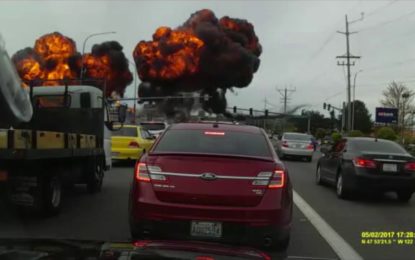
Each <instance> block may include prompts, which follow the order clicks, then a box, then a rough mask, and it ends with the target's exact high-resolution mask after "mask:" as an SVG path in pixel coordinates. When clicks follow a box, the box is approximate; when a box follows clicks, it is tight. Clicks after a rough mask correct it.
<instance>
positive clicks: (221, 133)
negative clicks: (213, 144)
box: [205, 131, 225, 136]
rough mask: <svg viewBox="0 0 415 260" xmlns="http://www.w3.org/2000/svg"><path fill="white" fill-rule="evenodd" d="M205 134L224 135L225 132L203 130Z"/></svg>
mask: <svg viewBox="0 0 415 260" xmlns="http://www.w3.org/2000/svg"><path fill="white" fill-rule="evenodd" d="M205 135H216V136H224V135H225V132H213V131H205Z"/></svg>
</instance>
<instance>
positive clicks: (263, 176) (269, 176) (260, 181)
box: [252, 168, 285, 189]
mask: <svg viewBox="0 0 415 260" xmlns="http://www.w3.org/2000/svg"><path fill="white" fill-rule="evenodd" d="M284 181H285V172H284V170H283V169H280V168H277V169H275V170H274V172H271V171H269V172H260V173H258V175H257V178H256V179H255V180H254V181H253V182H252V185H255V186H268V188H270V189H277V188H282V187H284Z"/></svg>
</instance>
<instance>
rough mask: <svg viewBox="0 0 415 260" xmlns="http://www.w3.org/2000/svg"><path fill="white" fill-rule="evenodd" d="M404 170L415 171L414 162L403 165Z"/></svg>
mask: <svg viewBox="0 0 415 260" xmlns="http://www.w3.org/2000/svg"><path fill="white" fill-rule="evenodd" d="M405 170H407V171H415V162H408V163H406V164H405Z"/></svg>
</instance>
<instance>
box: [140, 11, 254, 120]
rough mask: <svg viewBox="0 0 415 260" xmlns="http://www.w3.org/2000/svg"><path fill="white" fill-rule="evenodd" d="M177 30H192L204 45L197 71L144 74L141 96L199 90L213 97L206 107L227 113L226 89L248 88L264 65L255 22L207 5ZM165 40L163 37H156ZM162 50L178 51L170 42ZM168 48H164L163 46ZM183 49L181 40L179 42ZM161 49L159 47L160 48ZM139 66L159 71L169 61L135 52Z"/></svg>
mask: <svg viewBox="0 0 415 260" xmlns="http://www.w3.org/2000/svg"><path fill="white" fill-rule="evenodd" d="M176 30H177V31H184V32H191V33H192V34H193V35H195V36H196V37H197V38H199V39H201V40H202V41H203V43H204V46H203V47H202V49H201V52H200V60H199V64H198V68H197V71H196V72H195V73H193V74H190V75H189V74H184V75H182V76H181V77H178V78H175V79H173V80H172V79H164V78H163V77H159V78H156V79H155V78H154V77H150V76H149V75H146V74H140V78H141V80H142V81H143V82H144V83H142V84H141V85H140V87H139V93H138V95H139V96H140V97H152V96H168V95H175V94H177V93H180V92H199V93H201V95H204V94H208V95H209V96H210V97H211V98H210V99H209V100H208V101H206V102H204V103H203V108H204V109H205V110H206V111H209V112H213V113H224V112H225V110H226V106H227V102H226V97H225V95H226V92H227V90H228V89H231V88H234V87H236V88H244V87H246V86H248V85H249V83H250V82H251V81H252V79H253V74H254V73H255V72H256V71H257V70H258V68H259V65H260V59H259V56H260V55H261V52H262V47H261V45H260V43H259V40H258V38H257V36H256V35H255V31H254V27H253V25H252V24H251V23H249V22H248V21H246V20H243V19H233V18H229V17H227V16H225V17H223V18H221V19H220V20H219V19H217V18H216V16H215V14H214V13H213V12H212V11H210V10H207V9H204V10H200V11H197V12H195V13H194V14H192V15H191V16H190V18H189V19H188V20H187V21H186V22H185V23H184V24H183V25H182V26H180V27H178V28H177V29H176ZM153 40H155V41H159V42H160V43H161V42H163V39H153ZM163 43H165V42H163ZM158 46H159V47H158V48H159V51H160V52H161V53H167V54H166V57H167V56H168V55H171V54H172V50H173V52H174V48H171V46H169V45H168V44H159V45H158ZM162 48H164V49H162ZM175 48H176V49H180V44H179V45H176V46H175ZM156 50H157V49H156ZM134 59H135V61H136V65H137V69H138V71H140V70H141V69H142V68H143V67H142V66H150V67H152V68H154V69H155V70H156V71H157V69H158V68H159V67H157V66H163V65H164V64H166V63H163V61H162V60H160V61H157V60H156V61H152V62H151V63H148V62H146V57H144V56H134Z"/></svg>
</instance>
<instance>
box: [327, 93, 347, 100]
mask: <svg viewBox="0 0 415 260" xmlns="http://www.w3.org/2000/svg"><path fill="white" fill-rule="evenodd" d="M345 91H346V90H342V91H339V92H337V93H335V94H333V95H331V96H329V97H327V98H326V99H324V101H328V100H329V99H332V98H334V97H337V96H339V95H341V94H343V93H344V92H345Z"/></svg>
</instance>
